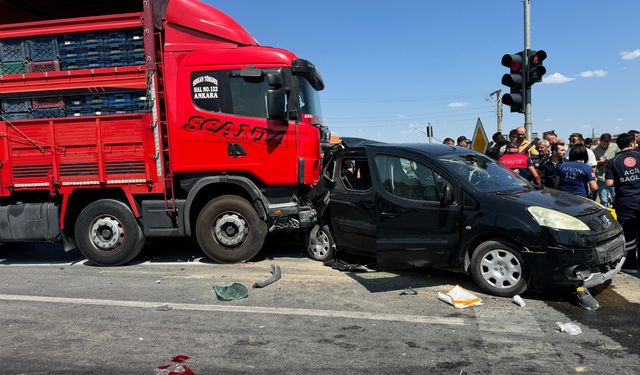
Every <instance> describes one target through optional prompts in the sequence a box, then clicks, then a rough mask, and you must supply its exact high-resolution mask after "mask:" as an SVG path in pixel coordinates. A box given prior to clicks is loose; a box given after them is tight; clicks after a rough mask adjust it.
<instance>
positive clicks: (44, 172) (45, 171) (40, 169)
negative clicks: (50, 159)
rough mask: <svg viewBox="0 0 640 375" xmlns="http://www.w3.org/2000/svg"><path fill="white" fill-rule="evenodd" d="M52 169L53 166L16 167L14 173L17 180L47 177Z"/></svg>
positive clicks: (13, 169)
mask: <svg viewBox="0 0 640 375" xmlns="http://www.w3.org/2000/svg"><path fill="white" fill-rule="evenodd" d="M51 169H52V166H51V164H34V165H14V166H13V168H12V171H13V177H15V178H29V177H47V176H49V171H50V170H51Z"/></svg>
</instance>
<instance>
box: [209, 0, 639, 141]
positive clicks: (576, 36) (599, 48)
mask: <svg viewBox="0 0 640 375" xmlns="http://www.w3.org/2000/svg"><path fill="white" fill-rule="evenodd" d="M204 1H205V2H207V3H209V4H211V5H213V6H215V7H217V8H218V9H220V10H222V11H224V12H225V13H227V14H228V15H230V16H231V17H233V18H234V19H236V21H238V22H239V23H240V24H241V25H243V26H244V27H245V28H246V29H247V30H248V31H249V32H250V33H251V34H252V35H253V36H254V37H255V38H256V39H257V40H258V42H259V43H260V44H261V45H265V46H273V47H279V48H284V49H287V50H290V51H292V52H294V53H295V54H296V55H297V56H299V57H301V58H304V59H307V60H310V61H311V62H313V63H314V64H315V65H316V67H317V68H318V69H319V71H320V73H321V74H322V76H323V78H324V81H325V86H326V88H325V90H324V91H322V92H321V93H320V98H321V101H322V114H323V121H324V124H325V125H327V126H328V127H329V128H330V129H331V131H332V133H333V134H336V135H340V136H351V137H361V138H369V139H375V140H379V141H385V142H399V143H406V142H426V141H427V138H426V135H425V134H424V129H425V126H426V125H427V123H429V122H430V123H431V125H432V126H433V129H434V136H435V138H437V139H439V140H442V139H444V138H445V137H452V138H454V139H455V138H457V137H458V136H460V135H465V136H467V137H469V138H471V137H472V135H473V131H474V129H475V124H476V121H477V119H478V118H480V119H481V121H482V123H483V124H484V128H485V131H486V133H487V135H488V136H491V134H493V133H494V132H495V131H496V128H497V124H496V123H497V116H496V112H497V104H496V100H495V96H493V97H490V94H491V93H492V92H494V91H496V90H498V89H501V90H503V91H502V92H503V93H505V92H508V91H509V88H508V87H506V86H503V85H502V84H501V83H500V80H501V77H502V75H503V74H505V73H507V71H508V68H506V67H503V66H502V65H501V64H500V61H501V58H502V56H503V55H504V54H506V53H515V52H518V51H521V50H522V49H523V46H524V4H523V1H522V0H485V1H477V0H458V1H455V0H440V1H434V0H396V1H380V0H341V1H338V0H323V1H305V2H292V1H290V0H289V1H285V0H269V1H255V0H215V1H213V0H204ZM530 17H531V49H533V50H545V51H546V53H547V55H548V57H547V59H546V60H545V61H544V66H545V67H546V69H547V74H546V75H545V77H544V80H543V82H542V83H537V84H535V85H534V86H533V88H532V122H533V131H534V132H538V133H539V134H542V132H544V131H547V130H555V131H556V133H557V134H558V135H559V136H560V137H562V138H565V139H566V138H568V135H569V134H570V133H572V132H574V131H577V132H581V133H583V134H584V136H585V137H590V136H591V135H592V133H595V134H596V136H599V135H600V134H601V133H604V132H609V133H612V134H617V133H620V132H624V131H627V130H630V129H638V130H640V24H639V23H638V17H640V1H637V0H608V1H602V0H562V1H558V0H531V14H530ZM523 123H524V115H522V114H519V113H510V111H509V107H508V106H504V118H503V128H504V129H505V131H506V132H508V130H509V129H512V128H515V127H517V126H520V125H521V124H523Z"/></svg>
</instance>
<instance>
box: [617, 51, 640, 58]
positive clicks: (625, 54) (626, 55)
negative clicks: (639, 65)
mask: <svg viewBox="0 0 640 375" xmlns="http://www.w3.org/2000/svg"><path fill="white" fill-rule="evenodd" d="M620 57H622V60H633V59H637V58H638V57H640V49H636V50H634V51H622V52H620Z"/></svg>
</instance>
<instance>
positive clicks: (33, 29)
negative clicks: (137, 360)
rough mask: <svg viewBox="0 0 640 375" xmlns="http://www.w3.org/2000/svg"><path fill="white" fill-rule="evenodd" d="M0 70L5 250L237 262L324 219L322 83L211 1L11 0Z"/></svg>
mask: <svg viewBox="0 0 640 375" xmlns="http://www.w3.org/2000/svg"><path fill="white" fill-rule="evenodd" d="M0 74H1V75H0V103H2V109H3V112H2V117H1V118H0V242H25V241H59V240H61V241H62V242H63V244H64V248H65V250H69V249H73V248H76V247H77V248H78V249H79V250H80V251H81V252H82V254H83V255H84V256H85V257H87V258H88V259H89V260H91V261H92V262H93V263H95V264H97V265H103V266H110V265H121V264H124V263H127V262H129V261H130V260H132V259H133V258H134V257H136V256H137V255H138V254H139V252H140V250H141V249H142V247H143V245H144V242H145V238H149V237H193V236H195V237H196V239H197V241H198V243H199V245H200V247H201V248H202V250H203V251H204V253H205V254H206V255H207V256H209V257H210V258H212V259H214V260H216V261H220V262H236V261H242V260H248V259H251V258H252V257H254V256H255V255H256V254H257V253H258V252H259V251H260V249H261V248H262V246H263V243H264V241H265V237H266V236H267V234H268V233H270V232H273V231H278V230H295V229H298V228H304V227H308V226H310V225H312V224H313V223H314V221H315V217H316V213H315V211H314V210H313V209H312V208H311V206H310V205H309V204H308V203H307V202H308V201H307V198H306V195H307V194H308V193H309V191H310V189H311V187H312V186H313V185H314V184H315V183H316V182H317V181H318V178H319V174H320V169H321V141H322V140H323V139H326V138H327V137H326V132H325V131H324V129H326V128H325V127H323V126H322V123H321V118H320V109H319V101H318V95H317V92H318V91H320V90H322V89H323V88H324V83H323V81H322V78H321V76H320V74H319V73H318V72H317V71H316V69H315V67H314V65H313V64H311V63H310V62H308V61H306V60H303V59H300V58H298V57H297V56H296V55H294V54H293V53H291V52H289V51H286V50H282V49H277V48H271V47H264V46H260V45H259V44H258V43H257V42H256V40H255V39H254V38H253V37H252V36H251V35H250V34H249V33H248V32H247V31H246V30H245V29H244V28H243V27H242V26H240V25H239V24H238V23H237V22H236V21H234V20H233V19H232V18H230V17H229V16H227V15H226V14H224V13H222V12H221V11H219V10H217V9H215V8H213V7H211V6H208V5H205V4H202V3H200V2H198V1H195V0H153V1H152V0H145V1H142V0H139V1H126V0H110V1H103V0H96V1H92V2H89V3H82V4H81V3H78V2H77V1H69V0H62V1H55V2H50V1H46V0H21V1H9V0H6V1H5V0H0Z"/></svg>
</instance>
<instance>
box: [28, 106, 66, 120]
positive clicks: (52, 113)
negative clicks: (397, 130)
mask: <svg viewBox="0 0 640 375" xmlns="http://www.w3.org/2000/svg"><path fill="white" fill-rule="evenodd" d="M60 117H66V111H65V109H64V108H43V109H34V110H33V118H60Z"/></svg>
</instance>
